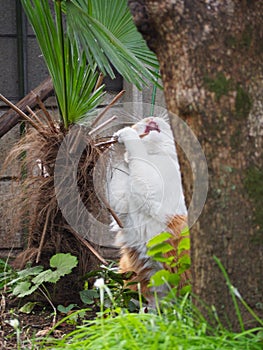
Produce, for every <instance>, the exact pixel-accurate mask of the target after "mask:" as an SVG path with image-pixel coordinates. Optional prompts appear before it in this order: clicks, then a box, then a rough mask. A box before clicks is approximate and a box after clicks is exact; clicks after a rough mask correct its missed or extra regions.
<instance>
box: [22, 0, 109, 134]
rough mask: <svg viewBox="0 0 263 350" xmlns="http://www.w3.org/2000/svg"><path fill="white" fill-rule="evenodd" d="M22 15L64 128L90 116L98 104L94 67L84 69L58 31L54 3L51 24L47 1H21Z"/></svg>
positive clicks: (73, 48) (81, 56)
mask: <svg viewBox="0 0 263 350" xmlns="http://www.w3.org/2000/svg"><path fill="white" fill-rule="evenodd" d="M22 4H23V7H24V10H25V12H26V15H27V17H28V19H29V21H30V23H31V25H32V27H33V30H34V32H35V34H36V37H37V41H38V43H39V46H40V49H41V51H42V53H43V56H44V59H45V62H46V65H47V68H48V70H49V73H50V76H51V78H52V81H53V85H54V90H55V93H56V97H57V101H58V106H59V110H60V114H61V119H62V120H63V123H64V126H65V127H66V128H67V127H68V125H69V124H71V123H76V122H78V121H79V120H80V119H82V118H84V117H86V116H88V115H90V114H91V113H92V112H93V111H94V109H95V108H96V107H97V106H98V105H99V104H100V103H101V101H102V97H103V94H104V91H103V86H101V87H100V88H99V89H97V90H96V91H94V87H95V85H96V81H97V77H98V73H97V71H96V68H97V65H96V64H95V63H94V61H93V63H92V65H89V66H87V62H86V58H85V55H84V53H79V51H78V49H77V45H76V43H75V42H72V41H70V39H69V37H68V36H67V34H65V33H64V32H63V30H62V29H63V28H62V27H61V19H60V15H61V12H60V9H59V8H58V6H57V5H58V4H57V2H56V3H55V20H54V19H53V17H52V14H51V9H50V7H49V2H48V0H33V1H31V0H22Z"/></svg>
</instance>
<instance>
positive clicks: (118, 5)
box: [21, 0, 158, 128]
mask: <svg viewBox="0 0 263 350" xmlns="http://www.w3.org/2000/svg"><path fill="white" fill-rule="evenodd" d="M21 1H22V5H23V8H24V10H25V12H26V15H27V17H28V19H29V21H30V23H31V25H32V27H33V30H34V32H35V34H36V37H37V40H38V43H39V46H40V49H41V51H42V53H43V57H44V59H45V62H46V65H47V68H48V70H49V73H50V75H51V78H52V81H53V85H54V90H55V93H56V97H57V101H58V106H59V110H60V116H61V120H62V122H63V123H64V126H65V128H68V126H69V125H70V124H73V123H77V122H78V121H80V120H81V119H83V118H86V117H91V116H92V115H93V114H94V111H95V109H96V107H98V106H99V105H100V104H101V102H102V98H103V95H104V86H101V87H99V88H96V82H97V78H98V69H99V70H101V71H102V72H103V73H104V74H105V75H106V74H109V75H110V76H111V77H112V78H113V77H114V73H113V70H112V66H114V67H115V68H116V69H117V71H119V72H120V73H121V74H122V75H123V77H124V78H125V79H126V80H127V81H129V82H131V83H134V84H136V86H137V87H139V88H140V87H142V86H143V85H145V84H146V82H145V78H146V79H148V80H151V81H152V82H153V83H156V74H155V73H154V72H151V70H150V69H149V68H146V65H147V67H153V68H154V69H156V68H157V67H158V62H157V59H156V57H155V55H154V54H153V53H152V52H151V51H150V50H149V49H148V47H147V46H146V44H145V42H144V40H143V39H142V37H141V35H140V34H139V33H138V32H137V30H136V27H135V25H134V23H133V21H132V17H131V14H130V12H129V9H128V7H127V2H126V1H125V0H107V1H106V2H105V0H71V1H60V0H55V1H54V2H53V3H54V12H55V14H54V16H52V12H51V8H50V1H48V0H21ZM62 7H63V9H64V11H65V13H66V15H65V16H64V18H62V17H63V14H62ZM53 17H54V18H53ZM87 61H88V64H87Z"/></svg>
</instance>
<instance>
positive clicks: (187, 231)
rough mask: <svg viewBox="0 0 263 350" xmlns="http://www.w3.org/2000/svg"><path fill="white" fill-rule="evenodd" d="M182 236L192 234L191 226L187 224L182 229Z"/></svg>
mask: <svg viewBox="0 0 263 350" xmlns="http://www.w3.org/2000/svg"><path fill="white" fill-rule="evenodd" d="M181 236H190V231H189V227H188V226H186V227H185V228H184V229H183V230H182V231H181Z"/></svg>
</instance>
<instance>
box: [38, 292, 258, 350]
mask: <svg viewBox="0 0 263 350" xmlns="http://www.w3.org/2000/svg"><path fill="white" fill-rule="evenodd" d="M76 315H78V312H76ZM67 319H68V317H67V318H65V319H64V320H61V321H60V323H61V322H65V321H67ZM60 323H59V324H60ZM59 324H58V325H59ZM262 330H263V328H260V327H259V328H255V329H252V330H249V331H244V332H241V333H231V332H229V331H227V330H226V329H224V328H222V327H221V325H218V327H215V328H212V327H211V326H210V325H209V324H208V323H207V321H206V320H205V319H204V317H203V316H202V315H201V314H200V312H199V311H198V310H197V309H196V308H195V307H194V305H193V304H192V303H191V300H190V298H189V297H188V296H185V297H184V298H182V299H180V300H179V299H176V300H174V301H173V303H169V304H166V308H165V310H164V312H163V313H162V314H156V313H139V314H136V313H129V312H127V311H126V310H121V311H120V310H116V312H115V313H114V316H113V315H112V314H108V313H104V314H103V317H98V318H96V319H95V320H92V321H91V320H84V321H83V324H82V325H80V326H79V327H77V329H76V330H74V331H73V332H71V333H69V334H66V335H65V336H64V337H63V338H62V339H57V340H56V339H54V338H52V339H51V338H47V339H45V340H44V341H43V343H42V345H43V348H45V349H71V350H74V349H75V350H79V349H98V350H99V349H101V350H102V349H103V350H104V349H116V350H117V349H124V350H134V349H146V350H160V349H163V350H166V349H175V350H197V349H207V350H233V349H236V350H237V349H247V350H248V349H249V350H261V349H262V344H263V342H262V341H263V339H262Z"/></svg>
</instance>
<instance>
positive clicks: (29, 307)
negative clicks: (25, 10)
mask: <svg viewBox="0 0 263 350" xmlns="http://www.w3.org/2000/svg"><path fill="white" fill-rule="evenodd" d="M37 304H39V302H37V301H29V302H28V303H26V304H25V305H23V306H22V307H21V308H20V309H19V311H20V312H23V313H25V314H30V313H31V311H32V310H33V309H34V307H35V306H36V305H37Z"/></svg>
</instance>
